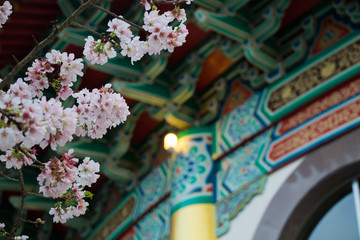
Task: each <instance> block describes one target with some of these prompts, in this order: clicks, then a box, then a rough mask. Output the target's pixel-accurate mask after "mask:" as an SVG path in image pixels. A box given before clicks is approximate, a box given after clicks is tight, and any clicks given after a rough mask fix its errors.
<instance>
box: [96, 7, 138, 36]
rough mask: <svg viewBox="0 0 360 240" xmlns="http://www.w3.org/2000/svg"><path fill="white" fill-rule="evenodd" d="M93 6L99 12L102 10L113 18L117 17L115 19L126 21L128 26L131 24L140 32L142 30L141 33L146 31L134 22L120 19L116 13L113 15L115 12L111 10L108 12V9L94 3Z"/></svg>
mask: <svg viewBox="0 0 360 240" xmlns="http://www.w3.org/2000/svg"><path fill="white" fill-rule="evenodd" d="M92 6H93V7H95V8H97V9H99V10H101V11H103V12H105V13H107V14H109V15H110V16H113V17H115V18H118V19H120V20H122V21H124V22H126V23H128V24H130V25H131V26H133V27H136V28H137V29H139V30H141V31H145V30H144V29H143V28H142V27H140V26H139V25H137V24H135V23H133V22H130V21H129V20H126V19H125V18H123V17H120V16H118V15H116V14H115V13H113V12H111V11H109V10H107V9H105V8H102V7H100V6H99V5H96V4H95V3H93V4H92Z"/></svg>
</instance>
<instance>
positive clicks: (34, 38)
mask: <svg viewBox="0 0 360 240" xmlns="http://www.w3.org/2000/svg"><path fill="white" fill-rule="evenodd" d="M31 36H32V39H33V40H34V42H35V44H36V45H38V44H39V41H38V40H37V39H36V37H35V36H34V35H31Z"/></svg>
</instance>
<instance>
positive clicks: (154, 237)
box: [131, 200, 171, 240]
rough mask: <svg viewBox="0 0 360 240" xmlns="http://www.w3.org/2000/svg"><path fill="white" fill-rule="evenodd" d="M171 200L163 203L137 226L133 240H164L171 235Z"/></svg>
mask: <svg viewBox="0 0 360 240" xmlns="http://www.w3.org/2000/svg"><path fill="white" fill-rule="evenodd" d="M170 209H171V203H170V200H167V201H165V202H163V203H161V204H160V205H159V206H158V207H157V208H155V209H154V210H153V211H151V212H150V213H149V214H148V215H146V216H145V217H144V218H143V219H142V220H141V221H140V222H139V223H138V224H136V226H135V234H134V236H133V237H132V238H131V240H163V239H166V238H167V237H168V236H169V234H170Z"/></svg>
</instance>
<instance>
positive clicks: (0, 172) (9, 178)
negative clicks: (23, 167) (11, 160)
mask: <svg viewBox="0 0 360 240" xmlns="http://www.w3.org/2000/svg"><path fill="white" fill-rule="evenodd" d="M0 176H1V177H3V178H5V179H7V180H9V181H12V182H19V179H15V178H11V177H8V176H6V175H5V174H4V173H3V172H2V171H0Z"/></svg>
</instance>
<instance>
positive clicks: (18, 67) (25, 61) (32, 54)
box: [0, 0, 94, 89]
mask: <svg viewBox="0 0 360 240" xmlns="http://www.w3.org/2000/svg"><path fill="white" fill-rule="evenodd" d="M93 2H94V0H88V1H87V2H85V3H83V4H81V5H80V6H79V8H78V9H76V10H75V12H73V13H72V14H71V15H70V16H69V17H68V18H67V19H66V20H65V21H64V22H63V23H62V24H60V25H58V26H56V27H55V29H54V30H53V31H52V33H51V34H50V35H49V36H48V37H46V38H45V39H44V40H42V41H41V42H40V43H39V44H38V45H36V46H35V47H34V48H33V49H32V50H31V52H30V53H29V54H28V55H27V56H26V57H25V58H24V59H23V60H21V61H20V62H19V63H18V64H16V65H15V67H14V68H13V69H12V70H11V72H10V73H9V74H8V75H7V76H6V77H5V78H4V79H3V81H2V82H0V89H3V88H4V87H5V86H6V85H7V84H9V83H10V82H11V81H13V79H14V78H15V77H16V75H17V74H18V73H19V72H20V70H21V69H23V68H24V67H25V66H26V65H27V64H28V63H29V62H30V61H32V60H33V59H34V58H35V57H36V54H37V53H38V52H39V51H40V50H41V49H43V48H44V47H45V46H46V45H48V44H49V43H50V42H52V41H54V40H55V39H56V37H57V35H58V33H60V32H61V31H62V30H64V29H65V28H67V27H69V26H70V25H71V23H72V22H73V21H74V20H75V18H76V17H77V16H79V15H80V14H81V13H82V12H83V11H84V10H86V9H88V8H89V7H91V6H92V5H93Z"/></svg>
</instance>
